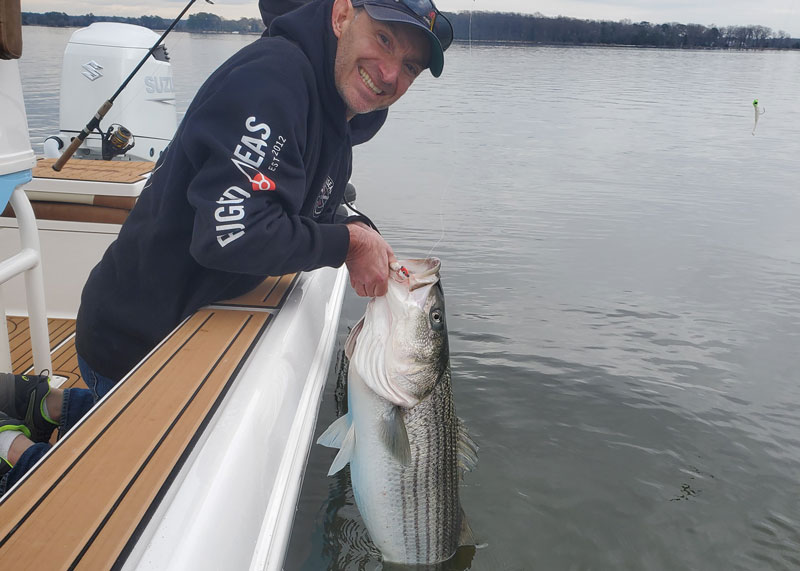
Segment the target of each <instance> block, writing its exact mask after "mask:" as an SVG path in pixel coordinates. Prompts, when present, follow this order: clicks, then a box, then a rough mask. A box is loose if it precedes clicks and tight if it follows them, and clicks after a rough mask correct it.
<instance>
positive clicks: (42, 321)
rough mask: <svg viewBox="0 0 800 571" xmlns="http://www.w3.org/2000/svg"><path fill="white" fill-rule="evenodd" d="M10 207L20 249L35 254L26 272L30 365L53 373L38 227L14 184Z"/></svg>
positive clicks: (24, 197) (20, 189)
mask: <svg viewBox="0 0 800 571" xmlns="http://www.w3.org/2000/svg"><path fill="white" fill-rule="evenodd" d="M10 202H11V206H12V207H13V208H14V214H15V215H16V217H17V222H18V223H19V233H20V241H21V243H22V251H23V252H26V251H27V252H29V253H32V254H34V255H35V256H36V263H35V264H33V265H32V267H31V268H30V269H28V270H27V271H26V272H25V298H26V300H27V302H28V319H29V326H30V331H31V347H33V367H34V370H35V371H36V373H41V372H42V371H44V370H45V369H47V370H48V371H50V373H52V372H53V365H52V364H51V362H50V334H49V333H48V330H47V309H46V307H45V302H44V276H43V275H42V251H41V248H40V247H39V229H38V227H37V225H36V217H35V216H34V214H33V207H31V203H30V202H29V201H28V197H27V196H26V195H25V192H24V191H23V190H22V187H17V188H16V189H15V190H14V193H13V194H12V195H11V200H10Z"/></svg>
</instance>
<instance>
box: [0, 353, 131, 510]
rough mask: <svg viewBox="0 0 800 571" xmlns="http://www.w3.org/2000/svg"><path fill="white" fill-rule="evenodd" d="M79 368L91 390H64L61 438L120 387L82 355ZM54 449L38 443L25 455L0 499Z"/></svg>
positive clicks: (1, 486)
mask: <svg viewBox="0 0 800 571" xmlns="http://www.w3.org/2000/svg"><path fill="white" fill-rule="evenodd" d="M78 367H80V369H81V376H82V377H83V380H84V382H85V383H86V385H87V386H88V387H89V388H88V389H64V400H63V402H62V404H61V422H59V424H58V437H59V438H61V437H62V436H63V435H64V434H66V433H67V431H68V430H69V429H70V428H72V427H73V426H75V425H76V424H77V423H78V421H79V420H80V419H81V418H83V416H84V415H85V414H86V413H87V412H89V409H91V408H92V407H93V406H94V403H96V402H97V401H98V400H100V398H101V397H103V396H104V395H105V394H106V393H107V392H108V391H110V390H111V388H112V387H113V386H114V385H115V384H117V383H116V381H114V380H112V379H109V378H108V377H104V376H103V375H101V374H99V373H97V372H95V371H94V369H92V368H91V367H90V366H89V364H88V363H87V362H86V361H84V360H83V357H81V356H80V355H78ZM50 447H51V444H50V443H49V442H37V443H35V444H34V445H33V446H31V447H30V448H28V449H27V450H26V451H25V452H23V454H22V456H21V457H20V459H19V461H18V462H17V463H16V464H14V467H13V468H11V470H9V471H8V472H7V473H6V474H5V476H3V477H2V478H0V496H2V495H3V494H5V492H6V490H7V489H9V488H10V487H11V486H13V485H14V484H16V483H17V481H18V480H19V479H20V478H22V476H23V475H24V474H25V473H27V471H28V470H30V469H31V468H32V467H33V465H34V464H36V463H37V462H38V461H39V459H40V458H41V457H42V456H44V455H45V454H47V451H48V450H50Z"/></svg>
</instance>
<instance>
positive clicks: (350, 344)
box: [344, 317, 364, 359]
mask: <svg viewBox="0 0 800 571" xmlns="http://www.w3.org/2000/svg"><path fill="white" fill-rule="evenodd" d="M362 327H364V318H363V317H362V318H361V319H359V320H358V323H356V324H355V325H353V328H352V329H351V330H350V335H348V336H347V341H345V342H344V356H345V357H347V358H348V359H352V358H353V351H355V349H356V339H357V338H358V334H359V333H361V328H362Z"/></svg>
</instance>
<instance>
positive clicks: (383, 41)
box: [378, 34, 389, 46]
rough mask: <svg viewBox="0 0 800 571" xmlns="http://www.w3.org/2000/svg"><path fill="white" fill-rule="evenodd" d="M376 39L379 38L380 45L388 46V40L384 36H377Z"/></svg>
mask: <svg viewBox="0 0 800 571" xmlns="http://www.w3.org/2000/svg"><path fill="white" fill-rule="evenodd" d="M378 37H379V38H380V40H381V43H382V44H383V45H385V46H388V45H389V38H388V37H387V36H386V35H384V34H378Z"/></svg>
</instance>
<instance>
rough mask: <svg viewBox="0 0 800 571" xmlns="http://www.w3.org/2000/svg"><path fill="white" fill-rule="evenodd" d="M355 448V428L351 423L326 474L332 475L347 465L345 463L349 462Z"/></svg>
mask: <svg viewBox="0 0 800 571" xmlns="http://www.w3.org/2000/svg"><path fill="white" fill-rule="evenodd" d="M342 418H344V417H342ZM355 449H356V429H355V427H354V426H353V425H350V428H349V430H348V431H347V434H346V435H345V437H344V441H343V442H342V447H341V449H340V450H339V453H338V454H337V455H336V458H334V459H333V464H331V467H330V470H328V476H333V475H334V474H335V473H336V472H338V471H339V470H341V469H342V468H344V467H345V466H347V463H348V462H350V459H351V458H352V457H353V452H355Z"/></svg>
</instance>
